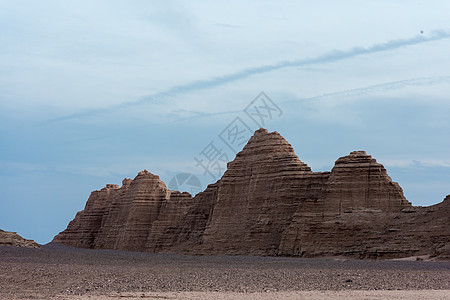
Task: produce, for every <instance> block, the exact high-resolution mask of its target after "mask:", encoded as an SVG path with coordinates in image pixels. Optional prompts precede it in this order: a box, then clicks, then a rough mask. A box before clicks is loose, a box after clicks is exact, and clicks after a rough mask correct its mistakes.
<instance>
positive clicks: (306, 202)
mask: <svg viewBox="0 0 450 300" xmlns="http://www.w3.org/2000/svg"><path fill="white" fill-rule="evenodd" d="M449 202H450V199H449V197H447V198H446V200H445V201H444V202H442V203H440V204H438V205H435V206H431V207H426V208H422V207H413V206H412V205H411V204H410V203H409V202H408V201H407V200H406V199H405V197H404V195H403V191H402V189H401V187H400V186H399V185H398V184H397V183H395V182H393V181H392V179H391V178H390V177H389V176H388V174H387V172H386V169H385V168H384V167H383V165H382V164H380V163H378V162H377V161H376V160H375V159H374V158H372V157H371V156H370V155H367V154H366V153H365V152H364V151H354V152H351V153H350V154H349V155H347V156H344V157H341V158H339V159H338V160H337V161H336V163H335V166H334V168H333V169H332V170H331V172H313V171H311V168H310V167H308V166H307V165H306V164H305V163H303V162H302V161H301V160H300V159H299V158H298V157H297V155H296V154H295V152H294V150H293V148H292V146H291V145H290V144H289V143H288V142H287V141H286V140H285V139H284V138H283V137H282V136H281V135H280V134H279V133H277V132H272V133H269V132H268V131H267V130H265V129H260V130H257V131H256V132H255V134H254V135H253V137H252V138H251V139H250V140H249V142H248V144H247V145H246V146H245V147H244V149H243V150H242V151H241V152H239V153H238V154H237V155H236V158H235V159H234V160H233V161H232V162H230V163H228V166H227V170H226V172H225V174H224V175H223V176H222V178H221V179H220V180H219V181H218V182H216V183H214V184H211V185H209V186H208V187H207V188H206V190H205V191H203V192H201V193H199V194H197V195H196V196H195V197H192V196H191V195H190V194H189V193H181V192H177V191H171V190H168V189H167V187H166V185H165V184H164V183H163V182H162V181H161V180H160V179H159V177H158V176H156V175H153V174H151V173H149V172H148V171H146V170H145V171H142V172H139V174H138V175H137V176H136V178H134V179H124V181H123V182H122V186H121V187H119V186H118V185H111V184H108V185H107V186H106V187H105V188H103V189H101V190H99V191H94V192H92V194H91V196H90V197H89V199H88V201H87V203H86V207H85V209H84V210H83V211H81V212H79V213H77V215H76V216H75V219H74V220H73V221H71V222H70V223H69V226H68V227H67V229H66V230H64V231H63V232H61V233H60V234H58V235H57V236H56V237H55V238H54V240H53V242H54V243H61V244H65V245H69V246H75V247H84V248H94V249H105V248H106V249H123V250H135V251H151V252H176V253H190V254H232V255H283V256H307V257H313V256H332V255H345V256H352V257H359V258H366V257H368V258H396V257H406V256H413V255H431V256H434V257H440V258H450V231H449V228H450V226H449V225H450V204H449Z"/></svg>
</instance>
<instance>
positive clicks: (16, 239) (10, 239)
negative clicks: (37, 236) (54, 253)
mask: <svg viewBox="0 0 450 300" xmlns="http://www.w3.org/2000/svg"><path fill="white" fill-rule="evenodd" d="M0 246H13V247H26V248H39V244H38V243H36V242H35V241H33V240H27V239H24V238H23V237H21V236H20V235H18V234H17V233H16V232H8V231H3V230H1V229H0Z"/></svg>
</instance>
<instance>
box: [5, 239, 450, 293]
mask: <svg viewBox="0 0 450 300" xmlns="http://www.w3.org/2000/svg"><path fill="white" fill-rule="evenodd" d="M342 290H344V291H345V290H417V291H419V290H422V291H423V290H450V262H426V261H393V260H385V261H373V260H350V259H338V258H316V259H305V258H274V257H248V256H246V257H239V256H184V255H173V254H152V253H140V252H125V251H112V250H86V249H77V248H69V247H62V246H55V245H49V246H43V247H41V248H40V249H27V248H16V247H7V246H1V247H0V298H2V299H15V298H42V299H48V298H51V297H56V296H58V297H59V298H61V297H63V298H64V297H67V298H70V297H71V295H78V296H80V295H81V296H83V297H84V298H89V299H96V298H98V296H99V295H109V296H110V297H112V296H111V295H117V296H115V297H117V298H121V299H123V298H124V296H123V295H126V294H127V293H133V295H134V296H133V297H138V298H139V297H143V298H157V297H154V296H148V295H150V294H149V293H163V294H164V292H181V291H182V292H190V291H192V292H217V295H221V294H227V293H228V294H233V293H235V292H237V293H255V292H257V293H261V292H263V293H274V292H293V291H342ZM229 292H233V293H229ZM439 293H441V295H446V294H445V293H446V292H444V291H441V292H439ZM194 294H195V293H194ZM130 295H131V294H130ZM136 295H141V296H136ZM152 295H153V294H152ZM164 295H168V294H167V293H166V294H164ZM239 295H243V294H239ZM448 296H449V299H450V294H448ZM164 297H166V296H164ZM164 297H163V298H164ZM219 298H220V297H219ZM77 299H78V298H77ZM108 299H109V298H108ZM174 299H175V298H174ZM177 299H178V298H177ZM192 299H193V298H192ZM196 299H197V298H196ZM198 299H200V298H198ZM202 299H203V298H202ZM377 299H378V298H377Z"/></svg>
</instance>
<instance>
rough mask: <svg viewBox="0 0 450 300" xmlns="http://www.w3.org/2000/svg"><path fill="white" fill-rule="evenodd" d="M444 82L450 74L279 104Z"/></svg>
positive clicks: (394, 82)
mask: <svg viewBox="0 0 450 300" xmlns="http://www.w3.org/2000/svg"><path fill="white" fill-rule="evenodd" d="M444 82H450V76H434V77H420V78H413V79H404V80H398V81H391V82H384V83H381V84H376V85H371V86H365V87H360V88H354V89H349V90H343V91H336V92H331V93H324V94H321V95H316V96H312V97H307V98H299V99H295V100H289V101H284V102H280V103H279V104H288V103H293V102H299V101H305V100H319V99H323V98H331V97H333V98H334V97H338V96H346V97H354V96H360V95H368V94H373V93H376V92H385V91H391V90H398V89H402V88H406V87H409V86H429V85H433V84H439V83H444Z"/></svg>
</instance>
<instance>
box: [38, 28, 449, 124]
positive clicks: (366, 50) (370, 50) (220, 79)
mask: <svg viewBox="0 0 450 300" xmlns="http://www.w3.org/2000/svg"><path fill="white" fill-rule="evenodd" d="M447 38H450V32H449V31H443V30H435V31H433V32H432V33H431V34H430V35H416V36H414V37H411V38H407V39H396V40H390V41H387V42H384V43H378V44H373V45H372V46H369V47H355V48H351V49H349V50H333V51H330V52H326V53H324V54H322V55H319V56H316V57H309V58H304V59H298V60H289V61H283V62H279V63H274V64H268V65H263V66H259V67H253V68H248V69H244V70H241V71H237V72H234V73H230V74H226V75H222V76H216V77H213V78H210V79H206V80H199V81H194V82H190V83H187V84H183V85H177V86H174V87H172V88H169V89H166V90H164V91H161V92H158V93H155V94H152V95H148V96H144V97H142V98H140V99H138V100H136V101H130V102H125V103H122V104H119V105H114V106H110V107H107V108H99V109H90V110H87V111H82V112H79V113H75V114H71V115H66V116H63V117H59V118H56V119H52V120H49V121H47V122H45V123H44V124H46V123H52V122H58V121H64V120H69V119H76V118H82V117H86V116H91V115H95V114H98V113H105V112H109V111H113V110H116V109H120V108H126V107H130V106H134V105H139V104H144V103H147V102H150V101H156V100H163V99H168V98H171V97H175V96H180V95H183V94H186V93H190V92H196V91H202V90H206V89H211V88H215V87H218V86H222V85H225V84H228V83H232V82H235V81H238V80H242V79H245V78H248V77H251V76H254V75H259V74H264V73H268V72H272V71H277V70H280V69H284V68H290V67H302V66H311V65H317V64H324V63H331V62H336V61H340V60H344V59H350V58H354V57H357V56H361V55H369V54H374V53H378V52H384V51H391V50H396V49H399V48H403V47H408V46H413V45H418V44H423V43H429V42H435V41H440V40H443V39H447Z"/></svg>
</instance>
